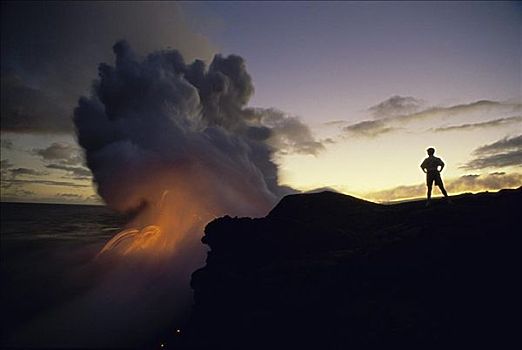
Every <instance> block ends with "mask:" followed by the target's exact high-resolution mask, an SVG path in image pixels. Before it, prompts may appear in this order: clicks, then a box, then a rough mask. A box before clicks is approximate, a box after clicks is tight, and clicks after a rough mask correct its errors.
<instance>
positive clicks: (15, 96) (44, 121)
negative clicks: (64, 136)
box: [0, 72, 73, 133]
mask: <svg viewBox="0 0 522 350" xmlns="http://www.w3.org/2000/svg"><path fill="white" fill-rule="evenodd" d="M0 81H1V90H0V91H1V92H0V102H1V116H2V124H1V127H2V128H1V130H2V131H4V132H29V133H30V132H35V131H37V132H49V133H71V132H72V131H73V124H72V120H71V110H70V109H67V107H66V106H63V104H62V103H61V102H59V101H57V100H55V99H53V98H52V97H51V96H48V95H47V94H46V92H44V91H43V90H41V89H35V88H32V87H29V86H27V85H26V84H25V83H24V82H23V81H22V80H21V79H20V77H18V76H16V75H14V74H13V73H12V72H7V73H5V74H2V76H1V78H0Z"/></svg>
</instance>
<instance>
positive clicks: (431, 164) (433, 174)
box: [420, 147, 451, 206]
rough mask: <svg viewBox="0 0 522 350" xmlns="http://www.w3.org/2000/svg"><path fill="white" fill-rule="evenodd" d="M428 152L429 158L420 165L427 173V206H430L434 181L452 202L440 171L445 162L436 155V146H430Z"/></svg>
mask: <svg viewBox="0 0 522 350" xmlns="http://www.w3.org/2000/svg"><path fill="white" fill-rule="evenodd" d="M426 152H427V153H428V158H426V159H424V161H423V162H422V164H421V165H420V167H421V169H422V171H423V172H425V173H426V186H428V193H427V196H428V200H427V202H426V206H429V205H430V203H431V189H432V187H433V183H434V182H435V185H437V186H438V187H439V189H440V191H441V192H442V194H443V195H444V197H446V199H447V200H448V202H449V203H451V200H450V199H449V196H448V193H447V192H446V189H445V188H444V183H443V182H442V179H441V177H440V172H441V171H442V169H444V165H445V164H444V162H443V161H442V159H440V158H437V157H435V156H434V154H435V148H433V147H430V148H428V149H427V150H426ZM439 167H440V169H439Z"/></svg>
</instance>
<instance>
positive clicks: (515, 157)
mask: <svg viewBox="0 0 522 350" xmlns="http://www.w3.org/2000/svg"><path fill="white" fill-rule="evenodd" d="M472 154H473V155H474V156H475V158H474V159H472V160H470V161H469V162H468V163H466V164H464V165H463V166H461V168H462V169H468V170H472V169H475V170H476V169H487V168H502V167H508V166H522V135H519V136H515V137H512V138H508V137H505V138H503V139H501V140H498V141H496V142H494V143H491V144H488V145H484V146H481V147H479V148H477V149H475V150H474V151H473V153H472Z"/></svg>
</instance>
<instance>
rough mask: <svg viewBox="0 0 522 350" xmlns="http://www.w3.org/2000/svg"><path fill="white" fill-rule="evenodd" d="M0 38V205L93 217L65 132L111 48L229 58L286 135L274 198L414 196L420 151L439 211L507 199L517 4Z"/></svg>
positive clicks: (182, 20)
mask: <svg viewBox="0 0 522 350" xmlns="http://www.w3.org/2000/svg"><path fill="white" fill-rule="evenodd" d="M1 29H2V32H1V104H2V107H1V130H2V132H1V140H2V148H1V161H2V163H1V171H2V173H1V175H2V182H1V200H2V201H28V202H63V203H100V199H99V197H98V196H97V195H96V194H95V193H96V188H95V186H94V185H93V184H92V175H91V172H90V170H89V169H88V168H87V166H86V164H85V161H84V159H83V151H82V149H81V147H80V146H79V145H78V144H77V142H76V136H75V130H74V126H73V123H72V116H73V110H74V108H75V107H76V106H77V105H78V99H79V97H80V96H82V95H84V96H88V95H89V94H90V87H91V83H92V81H93V80H94V79H96V78H97V67H98V64H99V63H101V62H105V63H108V64H110V65H113V64H114V54H113V51H112V46H113V45H114V44H115V42H116V41H118V40H120V39H125V40H126V41H127V42H128V43H129V45H131V46H132V47H133V48H134V50H135V51H136V52H137V53H138V54H140V55H142V56H145V55H147V54H149V53H151V52H154V51H157V50H164V49H176V50H178V51H179V52H180V53H181V54H182V55H183V57H184V58H185V62H187V63H190V62H192V61H193V60H194V59H201V60H203V61H205V62H206V63H207V64H209V63H210V62H211V61H212V59H213V56H214V55H215V54H218V53H219V54H222V55H223V56H228V55H231V54H234V55H239V56H241V57H242V58H243V59H244V61H245V64H246V71H247V72H248V74H249V75H250V77H251V80H252V83H253V85H254V88H255V92H254V95H253V97H252V98H251V99H250V101H249V102H248V106H249V107H256V108H262V109H269V110H272V111H274V113H275V112H277V113H279V114H281V115H284V116H285V117H289V118H290V119H286V120H291V121H295V122H293V123H287V124H285V125H284V126H283V127H281V130H282V131H281V134H280V135H282V136H280V137H279V138H278V139H277V140H274V141H273V142H272V143H271V145H272V146H273V147H275V149H276V151H275V153H274V160H275V162H276V163H277V164H278V166H279V169H278V172H279V182H280V184H282V185H287V186H290V187H293V188H295V189H298V190H303V191H306V190H312V189H314V188H323V187H330V188H333V189H335V190H337V191H340V192H343V193H346V194H350V195H355V196H359V197H363V198H367V199H370V200H375V201H389V200H397V199H405V198H413V197H419V196H423V195H424V192H425V185H424V174H423V173H422V171H421V170H420V168H419V164H420V163H421V162H422V160H423V159H424V158H425V156H426V152H425V150H426V148H428V147H430V146H431V147H435V148H436V150H437V152H436V155H437V156H439V157H441V158H442V159H443V160H444V161H445V163H446V168H445V169H444V171H443V173H442V174H443V179H444V180H445V183H446V188H447V189H448V192H449V193H450V195H451V194H456V193H461V192H468V191H470V192H478V191H483V190H490V191H494V190H498V189H501V188H514V187H519V186H521V185H522V168H521V167H522V6H521V5H520V3H516V2H497V1H495V2H342V3H340V2H331V3H330V2H266V3H262V2H190V3H184V2H177V3H170V2H159V3H154V2H143V3H140V2H128V3H126V2H114V3H111V2H92V3H89V2H83V3H76V2H69V3H60V2H56V3H48V2H37V3H29V2H23V3H16V2H13V3H7V2H3V3H2V28H1ZM292 118H294V119H292ZM297 120H300V122H297ZM435 194H439V193H438V189H435Z"/></svg>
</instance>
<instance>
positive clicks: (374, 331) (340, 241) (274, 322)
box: [184, 188, 522, 349]
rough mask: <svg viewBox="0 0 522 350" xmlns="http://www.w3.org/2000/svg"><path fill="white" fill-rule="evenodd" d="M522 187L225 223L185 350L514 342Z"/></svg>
mask: <svg viewBox="0 0 522 350" xmlns="http://www.w3.org/2000/svg"><path fill="white" fill-rule="evenodd" d="M521 204H522V189H521V188H519V189H517V190H503V191H500V192H498V193H482V194H477V195H471V194H466V195H461V196H458V197H454V199H453V204H448V203H446V202H445V201H442V200H441V201H436V202H435V203H434V204H433V205H432V206H431V207H429V208H425V207H424V202H423V201H419V202H408V203H401V204H394V205H379V204H375V203H371V202H367V201H364V200H361V199H357V198H354V197H350V196H345V195H341V194H337V193H332V192H322V193H315V194H299V195H291V196H287V197H285V198H284V199H282V200H281V202H280V203H279V204H278V205H277V206H276V207H275V208H274V209H273V210H272V212H270V214H269V215H268V216H267V217H266V218H262V219H250V218H230V217H228V216H226V217H223V218H219V219H217V220H215V221H213V222H211V223H209V224H208V226H207V227H206V229H205V236H204V238H203V242H204V243H205V244H207V245H208V246H209V247H210V248H211V251H210V252H209V253H208V258H207V264H206V266H205V267H204V268H202V269H200V270H198V271H196V272H194V274H193V275H192V287H193V289H194V298H195V305H194V309H193V316H192V318H191V321H190V323H189V325H188V327H187V330H186V333H185V342H184V343H185V344H186V347H187V348H205V349H206V348H223V349H226V348H228V349H231V348H241V349H252V348H256V349H274V348H275V349H279V348H285V349H287V348H288V349H302V348H307V349H348V348H355V349H364V348H384V347H387V348H388V347H390V346H391V347H394V348H395V347H399V346H400V347H404V346H408V347H413V346H415V347H417V348H454V347H457V346H458V347H465V348H470V347H472V346H484V345H486V346H491V347H493V346H494V347H495V348H499V347H507V346H509V347H511V346H513V345H514V344H515V343H513V342H515V341H516V340H517V338H518V333H517V332H518V331H519V329H518V328H519V327H518V326H519V324H520V313H519V311H518V310H517V311H516V308H515V305H517V304H518V300H519V298H520V294H519V292H520V288H519V286H518V281H519V279H520V266H522V264H521V259H520V252H519V250H520V248H521V246H520V242H521V240H520V234H521V232H522V230H520V227H521V224H520V223H521V220H520V216H521V213H522V211H521V210H520V208H521Z"/></svg>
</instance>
